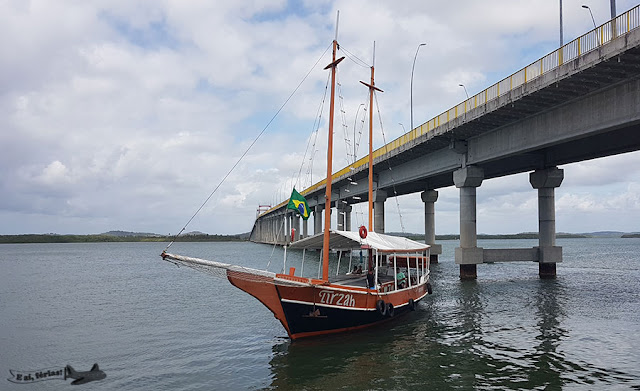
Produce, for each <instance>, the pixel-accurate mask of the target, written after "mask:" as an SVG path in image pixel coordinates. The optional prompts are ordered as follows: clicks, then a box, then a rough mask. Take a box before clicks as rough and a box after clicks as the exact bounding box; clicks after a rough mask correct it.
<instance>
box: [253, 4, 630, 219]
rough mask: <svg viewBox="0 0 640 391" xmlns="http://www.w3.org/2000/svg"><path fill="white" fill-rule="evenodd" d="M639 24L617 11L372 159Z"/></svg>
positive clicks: (358, 163)
mask: <svg viewBox="0 0 640 391" xmlns="http://www.w3.org/2000/svg"><path fill="white" fill-rule="evenodd" d="M638 27H640V5H638V6H636V7H634V8H632V9H630V10H629V11H627V12H624V13H622V14H620V15H618V16H617V17H615V18H614V19H611V20H609V21H608V22H606V23H604V24H602V25H600V26H598V27H597V28H595V29H593V30H591V31H589V32H587V33H586V34H584V35H581V36H580V37H578V38H576V39H574V40H573V41H571V42H569V43H567V44H566V45H564V46H562V47H561V48H558V49H556V50H554V51H553V52H551V53H549V54H547V55H546V56H544V57H542V58H541V59H539V60H536V61H535V62H533V63H531V64H529V65H527V66H525V67H524V68H522V69H520V70H519V71H517V72H515V73H513V74H512V75H510V76H507V77H506V78H504V79H502V80H500V81H499V82H497V83H495V84H494V85H492V86H490V87H488V88H486V89H485V90H483V91H481V92H479V93H477V94H476V95H474V96H472V97H469V99H467V100H465V101H463V102H462V103H459V104H458V105H456V106H454V107H452V108H451V109H449V110H447V111H445V112H443V113H441V114H440V115H438V116H436V117H434V118H432V119H430V120H428V121H427V122H425V123H423V124H422V125H420V126H418V127H417V128H415V129H412V130H410V131H409V132H407V133H405V134H403V135H402V136H400V137H398V138H396V139H395V140H393V141H391V142H389V143H388V144H386V145H383V146H382V147H380V148H378V149H376V150H375V151H373V159H374V160H375V159H376V158H378V157H380V156H382V155H384V154H386V153H388V152H390V151H393V150H394V149H397V148H400V147H401V146H403V145H405V144H407V143H408V142H410V141H413V140H414V139H416V138H418V137H420V136H422V135H424V134H426V133H428V132H430V131H432V130H434V129H435V128H437V127H438V126H441V125H444V124H445V123H447V122H449V121H451V120H453V119H455V118H457V117H460V116H462V115H464V114H465V113H466V112H468V111H469V110H472V109H475V108H476V107H479V106H482V105H484V104H486V103H488V102H490V101H492V100H494V99H497V98H498V97H500V96H502V95H504V94H506V93H508V92H510V91H512V90H513V89H514V88H517V87H520V86H521V85H523V84H526V83H528V82H530V81H532V80H534V79H536V78H538V77H540V76H542V75H543V74H545V73H547V72H549V71H551V70H553V69H556V68H558V67H559V66H561V65H562V64H564V63H566V62H568V61H571V60H574V59H576V58H578V57H580V56H582V55H583V54H585V53H588V52H590V51H592V50H596V49H598V48H599V47H600V46H602V45H604V44H606V43H609V42H611V41H612V40H613V39H614V38H618V37H620V36H623V35H625V34H627V33H628V32H630V31H631V30H634V29H636V28H638ZM368 161H369V158H368V157H367V156H365V157H363V158H361V159H359V160H357V161H356V162H355V163H353V164H351V165H348V166H347V167H345V168H343V169H341V170H340V171H337V172H336V173H334V174H333V175H332V178H334V179H336V178H340V177H342V176H344V175H346V174H347V173H349V172H350V171H352V170H354V169H357V168H359V167H362V166H364V165H366V164H367V163H368ZM325 183H326V179H323V180H321V181H320V182H317V183H315V184H313V185H311V186H310V187H308V188H306V189H305V190H303V191H301V192H300V194H302V195H306V194H309V193H311V192H313V191H314V190H316V189H317V188H319V187H321V186H323V185H324V184H325ZM287 202H288V200H285V201H283V202H281V203H280V204H278V205H276V206H274V207H273V208H271V209H269V210H268V211H266V212H264V213H263V214H267V213H270V212H271V211H272V210H276V209H279V208H281V207H282V206H284V205H286V204H287ZM263 214H261V215H260V216H262V215H263Z"/></svg>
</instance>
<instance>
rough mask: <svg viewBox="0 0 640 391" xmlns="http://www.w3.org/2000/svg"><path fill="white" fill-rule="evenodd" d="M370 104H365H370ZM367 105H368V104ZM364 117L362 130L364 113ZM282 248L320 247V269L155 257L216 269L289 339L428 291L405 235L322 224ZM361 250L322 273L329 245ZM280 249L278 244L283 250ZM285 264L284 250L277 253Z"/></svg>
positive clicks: (425, 271)
mask: <svg viewBox="0 0 640 391" xmlns="http://www.w3.org/2000/svg"><path fill="white" fill-rule="evenodd" d="M337 50H338V43H337V40H334V41H333V59H332V62H331V64H329V65H328V66H327V67H326V68H325V69H330V70H331V106H330V114H329V142H328V148H329V150H328V153H327V181H326V193H325V210H327V211H328V210H330V209H331V181H332V169H331V167H332V164H331V161H332V153H333V152H332V145H333V111H334V109H333V107H334V94H335V72H336V68H337V65H338V64H339V63H340V61H341V60H342V59H344V57H342V58H340V59H336V51H337ZM363 84H365V85H366V86H368V87H369V91H370V100H371V102H373V93H374V90H378V91H379V89H378V88H376V87H375V84H374V80H373V67H372V68H371V83H370V84H369V83H363ZM371 105H372V104H371ZM370 111H372V110H370ZM369 119H370V126H369V129H370V137H371V126H372V125H371V121H372V117H371V116H370V117H369ZM371 168H372V153H371V143H370V148H369V230H371V225H372V223H371V221H372V219H371V216H372V197H371V192H372V172H371ZM330 215H331V214H330V213H325V224H324V226H325V227H330V223H331V221H330V218H331V216H330ZM288 248H289V249H301V250H303V265H304V255H305V254H306V250H321V254H322V277H321V278H320V277H319V278H317V279H314V278H307V277H302V276H296V275H295V268H290V269H289V273H288V274H284V273H281V274H276V273H272V272H268V271H263V270H257V269H251V268H245V267H241V266H234V265H230V264H225V263H219V262H213V261H207V260H203V259H197V258H190V257H184V256H180V255H174V254H168V253H166V252H163V254H162V257H163V258H164V259H167V260H171V261H175V262H178V263H180V264H184V265H186V266H189V267H192V268H195V269H199V270H202V271H204V272H207V273H212V274H219V275H224V276H226V277H227V279H228V280H229V281H230V282H231V284H233V285H234V286H236V287H237V288H239V289H241V290H243V291H245V292H247V293H249V294H250V295H252V296H254V297H255V298H256V299H258V300H259V301H260V302H261V303H262V304H264V305H265V306H266V307H267V308H269V310H271V312H273V314H274V315H275V317H276V318H277V319H278V320H279V321H280V322H281V323H282V325H283V326H284V328H285V329H286V330H287V333H288V334H289V336H290V337H291V338H292V339H297V338H303V337H310V336H316V335H323V334H330V333H336V332H342V331H348V330H355V329H360V328H363V327H367V326H371V325H374V324H378V323H381V322H384V321H387V320H390V319H392V318H394V317H397V316H398V315H400V314H401V313H403V312H407V311H410V310H414V309H415V306H416V303H417V302H418V301H420V300H421V299H422V298H424V297H425V296H426V295H427V294H428V293H430V291H431V285H430V284H429V255H430V254H429V245H426V244H423V243H419V242H415V241H412V240H409V239H406V238H402V237H397V236H390V235H384V234H379V233H375V232H369V233H367V230H366V229H364V227H362V228H361V229H360V232H350V231H334V230H330V229H325V231H324V232H322V233H319V234H317V235H314V236H311V237H308V238H305V239H302V240H299V241H297V242H295V243H292V244H291V245H290V246H289V247H288ZM353 250H361V251H362V250H364V251H365V252H366V253H367V257H366V259H367V266H366V269H365V271H363V272H362V273H361V274H354V273H347V274H342V275H339V274H337V273H336V275H335V276H332V277H329V253H330V251H339V252H340V254H342V253H343V252H350V251H353ZM285 254H286V252H285ZM285 264H286V255H285Z"/></svg>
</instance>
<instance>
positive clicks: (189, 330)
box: [0, 239, 640, 390]
mask: <svg viewBox="0 0 640 391" xmlns="http://www.w3.org/2000/svg"><path fill="white" fill-rule="evenodd" d="M442 244H443V250H444V255H443V256H442V257H441V262H440V263H439V264H437V265H433V266H432V283H433V287H434V294H433V295H432V296H428V297H427V298H425V300H423V301H422V302H421V303H420V304H419V306H418V309H417V311H415V312H413V313H411V314H409V315H407V316H405V317H402V318H400V319H397V320H396V321H395V322H393V323H390V324H387V325H385V326H383V327H380V328H373V329H369V330H366V331H362V332H358V333H352V334H344V335H339V336H334V337H330V338H323V339H315V340H308V341H304V340H303V341H300V342H295V343H292V342H290V341H289V340H288V339H287V338H286V333H285V331H284V329H283V328H282V326H281V325H280V323H279V322H278V321H277V320H276V319H275V318H274V317H273V315H271V313H270V312H269V311H268V310H267V309H266V308H264V307H263V306H262V305H261V304H260V303H259V302H258V301H257V300H255V299H253V298H252V297H250V296H248V295H247V294H245V293H243V292H241V291H240V290H238V289H236V288H234V287H233V286H231V285H230V284H229V283H228V282H227V281H226V280H224V279H219V278H215V277H212V276H209V275H206V274H202V273H198V272H196V271H194V270H191V269H189V268H177V267H176V266H174V265H172V264H170V263H167V262H163V261H162V260H161V259H160V257H159V256H158V254H160V252H161V251H162V250H163V245H162V244H157V243H96V244H38V245H0V372H2V374H3V375H4V378H5V379H6V378H9V377H10V373H9V370H10V369H13V370H36V369H45V368H55V367H63V366H64V365H67V364H70V365H72V366H74V367H75V368H76V369H77V370H83V371H86V370H89V368H90V367H91V365H93V363H96V362H97V363H98V364H99V365H100V368H101V369H102V370H104V371H105V373H106V374H107V378H106V379H104V380H101V381H97V382H93V383H89V384H87V385H84V386H80V387H85V388H91V389H94V390H113V389H125V390H174V389H180V390H237V389H284V390H301V389H307V390H324V389H330V390H333V389H347V390H360V389H372V390H405V389H407V390H411V389H416V390H417V389H438V390H447V389H491V390H501V389H505V390H506V389H508V390H512V389H548V390H559V389H588V390H596V389H620V390H626V389H640V294H639V291H640V240H638V239H588V240H587V239H571V240H569V239H567V240H559V241H558V244H559V245H561V246H563V248H564V262H563V263H561V264H559V265H558V277H557V279H555V280H540V279H538V277H537V265H536V264H533V263H513V264H510V263H502V264H485V265H480V266H478V280H477V281H471V282H461V281H460V280H459V279H458V267H457V266H456V265H455V264H454V262H453V249H454V248H455V247H456V246H457V245H458V244H457V242H454V241H445V242H442ZM479 245H480V246H484V247H485V248H503V247H531V246H535V245H536V242H535V241H529V240H502V241H480V243H479ZM171 250H172V251H173V252H176V253H181V254H185V255H192V256H200V257H206V258H208V259H214V260H218V261H221V262H229V263H236V264H244V265H249V266H252V267H257V268H265V267H266V266H267V264H268V262H269V259H271V264H270V269H271V270H273V271H278V269H280V268H282V249H275V250H274V249H273V248H272V247H271V246H267V245H258V244H253V243H177V244H175V245H174V246H173V247H172V248H171ZM292 266H296V265H292ZM345 267H346V266H345ZM305 268H306V269H305V271H306V272H309V270H313V266H312V264H311V263H310V264H309V265H305ZM305 274H306V273H305ZM5 379H0V389H2V390H26V389H38V390H40V389H42V390H59V389H63V388H66V387H70V386H69V382H70V381H69V380H67V381H66V382H64V381H63V380H49V381H44V382H39V383H34V384H30V385H17V384H13V383H10V382H9V381H7V380H5Z"/></svg>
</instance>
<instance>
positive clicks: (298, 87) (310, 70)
mask: <svg viewBox="0 0 640 391" xmlns="http://www.w3.org/2000/svg"><path fill="white" fill-rule="evenodd" d="M332 45H333V43H331V45H329V46H327V48H326V49H325V50H324V52H322V55H320V57H319V58H318V60H317V61H316V62H315V64H313V66H312V67H311V68H310V69H309V71H308V72H307V74H306V75H304V77H303V78H302V80H301V81H300V83H298V85H297V86H296V88H295V89H294V90H293V92H292V93H291V94H290V95H289V97H288V98H287V99H286V100H285V101H284V103H283V104H282V105H281V106H280V108H279V109H278V110H277V111H276V113H275V114H274V115H273V117H271V119H270V120H269V122H268V123H267V124H266V125H265V127H264V128H263V129H262V130H261V131H260V133H258V136H256V138H255V139H254V140H253V142H252V143H251V144H250V145H249V147H247V149H246V150H245V151H244V153H243V154H242V156H240V158H239V159H238V161H236V162H235V164H234V165H233V167H231V169H230V170H229V172H227V174H226V175H225V176H224V177H223V178H222V180H221V181H220V183H218V185H217V186H216V187H215V189H213V191H212V192H211V194H209V196H208V197H207V199H206V200H204V202H203V203H202V205H200V207H199V208H198V209H197V210H196V212H195V213H194V214H193V216H191V218H190V219H189V221H187V223H186V224H185V225H184V227H182V229H181V230H180V232H178V233H177V234H176V235H175V236H174V237H173V239H172V240H171V242H170V243H169V244H168V245H167V247H166V248H165V249H164V251H167V250H168V249H169V247H171V245H173V243H175V241H176V239H177V238H178V236H180V234H181V233H183V232H184V230H185V229H187V226H188V225H189V224H190V223H191V221H193V219H194V218H195V217H196V216H197V215H198V213H200V211H201V210H202V208H204V206H205V205H206V204H207V202H209V200H210V199H211V197H213V195H214V194H215V193H216V192H217V191H218V189H219V188H220V186H222V184H223V183H224V182H225V181H226V180H227V178H228V177H229V175H231V173H232V172H233V170H235V168H236V167H237V166H238V164H240V162H241V161H242V159H244V157H245V156H246V155H247V153H249V151H250V150H251V148H252V147H253V146H254V145H255V143H257V142H258V139H260V137H261V136H262V135H263V134H264V132H265V131H266V130H267V128H268V127H269V126H270V125H271V123H272V122H273V121H274V120H275V119H276V117H277V116H278V114H280V112H281V111H282V109H284V107H285V106H286V105H287V103H289V101H290V100H291V98H293V95H295V93H296V92H297V91H298V89H300V87H301V86H302V84H303V83H304V82H305V80H307V78H308V77H309V75H310V74H311V72H312V71H313V69H314V68H315V67H316V66H317V65H318V63H319V62H320V60H322V58H323V57H324V55H325V53H327V51H328V50H329V48H330V47H331V46H332Z"/></svg>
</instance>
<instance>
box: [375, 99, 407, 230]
mask: <svg viewBox="0 0 640 391" xmlns="http://www.w3.org/2000/svg"><path fill="white" fill-rule="evenodd" d="M373 96H374V97H375V98H376V110H377V112H378V120H379V121H380V131H381V132H382V142H383V143H384V150H385V153H387V152H388V151H387V139H386V137H385V134H384V126H383V125H382V115H381V114H380V105H379V104H378V95H377V94H374V95H373ZM386 160H387V164H388V165H389V176H390V177H391V183H392V185H393V195H394V197H393V198H394V199H395V200H396V207H397V208H398V216H399V218H400V228H401V229H402V233H403V234H404V233H405V231H404V223H403V222H402V212H400V202H399V201H398V191H397V190H396V180H395V179H394V178H393V170H392V169H391V162H390V161H389V159H386Z"/></svg>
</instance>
